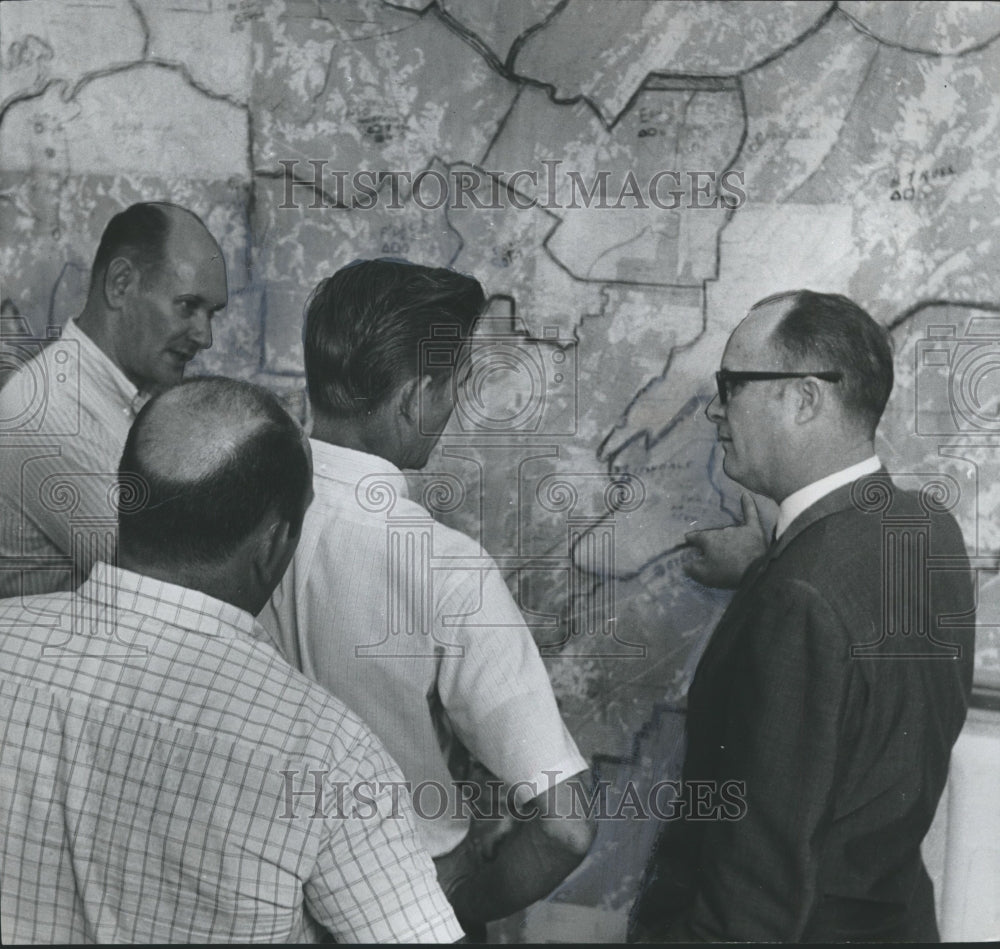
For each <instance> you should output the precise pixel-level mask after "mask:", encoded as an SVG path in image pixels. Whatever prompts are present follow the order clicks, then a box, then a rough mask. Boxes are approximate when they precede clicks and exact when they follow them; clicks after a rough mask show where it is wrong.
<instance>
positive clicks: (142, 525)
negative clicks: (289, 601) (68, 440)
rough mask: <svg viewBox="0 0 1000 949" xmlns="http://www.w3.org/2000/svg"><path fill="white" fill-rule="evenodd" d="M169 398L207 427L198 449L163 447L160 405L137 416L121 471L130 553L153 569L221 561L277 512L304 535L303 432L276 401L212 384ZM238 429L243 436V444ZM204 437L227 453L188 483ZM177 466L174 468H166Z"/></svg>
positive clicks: (230, 383) (122, 516)
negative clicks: (188, 464) (188, 463)
mask: <svg viewBox="0 0 1000 949" xmlns="http://www.w3.org/2000/svg"><path fill="white" fill-rule="evenodd" d="M166 397H171V398H172V399H178V400H179V401H180V402H181V405H182V408H183V411H184V412H186V413H189V414H190V415H191V416H192V417H196V418H197V419H198V420H199V423H198V424H197V425H196V426H194V427H195V428H196V429H197V431H196V432H192V433H191V436H190V439H189V441H190V444H176V445H173V446H172V445H164V444H162V442H158V437H159V436H158V435H157V431H156V429H157V427H162V426H158V422H157V413H156V404H157V403H158V402H159V401H160V399H159V398H157V399H153V400H151V401H150V402H149V403H147V404H146V405H145V406H144V407H143V409H142V411H140V412H139V414H138V416H137V417H136V420H135V422H134V423H133V425H132V428H131V430H130V431H129V435H128V439H127V441H126V443H125V450H124V451H123V453H122V457H121V463H120V465H119V511H118V534H119V544H120V545H121V547H122V549H123V550H127V551H128V552H129V554H130V555H131V556H133V557H135V558H137V559H139V560H140V561H142V562H144V563H150V564H161V565H167V564H169V565H177V564H185V563H187V564H190V563H195V564H206V565H207V564H215V563H219V562H220V561H222V560H224V559H225V558H226V557H227V556H228V555H230V554H232V553H233V552H234V551H235V550H236V549H237V548H238V547H239V545H240V544H241V543H242V542H243V541H244V540H246V539H247V538H248V537H249V536H250V535H251V533H252V532H253V531H254V529H255V528H256V527H257V526H258V525H259V524H260V523H261V521H262V520H263V518H264V517H265V515H266V514H267V513H268V512H269V511H271V510H275V511H277V512H278V513H279V514H280V515H281V517H282V518H283V519H284V520H286V521H288V522H289V523H290V524H291V525H292V532H293V534H294V535H296V536H297V535H298V532H299V530H300V529H301V526H302V519H303V516H304V514H305V507H306V498H307V495H308V491H309V487H310V479H311V474H310V466H309V459H308V456H307V453H306V449H305V446H304V445H303V441H302V432H301V429H300V428H299V426H298V424H297V423H296V422H295V421H294V420H293V419H292V417H291V416H290V415H289V414H288V413H287V412H286V411H285V409H284V408H283V407H282V405H281V403H280V402H279V401H278V399H277V398H276V397H275V396H274V395H273V394H272V393H270V392H268V391H267V390H266V389H262V388H260V387H259V386H255V385H251V384H250V383H248V382H241V381H239V380H235V379H222V378H208V377H206V378H199V379H192V380H190V381H187V382H183V383H181V384H180V386H177V387H175V388H174V389H172V390H168V392H167V393H166V394H165V395H164V396H161V397H160V398H166ZM170 408H171V409H172V408H173V406H171V407H170ZM167 410H168V409H164V411H167ZM234 427H236V428H237V429H238V430H239V431H240V432H241V433H242V434H241V437H240V438H239V439H237V440H235V441H234V440H233V437H232V433H233V430H234ZM206 429H208V430H209V431H208V435H209V437H211V434H212V433H213V432H216V431H217V433H218V436H217V441H216V442H215V444H216V445H219V446H221V445H226V446H227V447H225V448H219V449H218V450H217V451H216V452H215V454H217V455H218V457H217V458H213V459H212V463H211V466H210V470H208V471H207V473H204V472H203V473H202V474H201V475H200V476H198V477H196V478H191V477H187V478H186V477H185V476H184V472H183V465H184V456H185V452H186V451H191V450H194V451H197V450H198V449H199V444H200V443H198V442H196V439H201V440H202V441H203V440H204V436H205V434H206ZM184 440H185V439H184V436H183V435H182V437H181V442H183V441H184ZM212 453H213V451H212V449H209V450H208V451H207V454H208V455H211V454H212ZM151 457H152V458H154V459H155V458H157V457H158V459H159V460H157V461H151ZM173 458H176V459H177V462H176V464H175V465H173V466H171V465H169V463H168V464H164V461H165V460H168V461H169V460H171V459H173ZM202 467H204V465H202Z"/></svg>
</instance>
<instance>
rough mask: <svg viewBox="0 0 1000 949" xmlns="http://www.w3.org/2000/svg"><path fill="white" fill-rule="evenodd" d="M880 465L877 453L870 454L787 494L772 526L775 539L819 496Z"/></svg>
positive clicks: (856, 478) (825, 494)
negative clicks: (855, 462) (868, 456)
mask: <svg viewBox="0 0 1000 949" xmlns="http://www.w3.org/2000/svg"><path fill="white" fill-rule="evenodd" d="M881 467H882V462H881V461H880V460H879V458H878V455H872V456H871V458H866V459H865V460H864V461H859V462H858V463H857V464H854V465H851V466H850V467H848V468H842V469H841V470H840V471H835V472H834V473H833V474H828V475H827V476H826V477H825V478H820V479H819V481H814V482H813V483H812V484H807V485H806V486H805V487H804V488H799V490H798V491H795V492H793V493H792V494H790V495H788V497H787V498H785V500H784V501H782V502H781V504H780V505H779V507H778V521H777V524H776V525H775V528H774V538H775V540H777V539H778V538H779V537H780V536H781V535H782V534H784V533H785V531H786V530H788V526H789V525H790V524H791V523H792V521H794V520H795V518H797V517H798V516H799V515H800V514H801V513H803V511H805V510H806V509H807V508H810V507H812V506H813V505H814V504H815V503H816V502H817V501H819V500H820V499H821V498H825V497H826V496H827V495H828V494H830V493H832V492H833V491H836V490H837V488H839V487H842V486H843V485H845V484H850V483H851V482H852V481H857V480H858V478H863V477H864V476H865V475H870V474H874V473H875V472H876V471H878V470H879V469H880V468H881Z"/></svg>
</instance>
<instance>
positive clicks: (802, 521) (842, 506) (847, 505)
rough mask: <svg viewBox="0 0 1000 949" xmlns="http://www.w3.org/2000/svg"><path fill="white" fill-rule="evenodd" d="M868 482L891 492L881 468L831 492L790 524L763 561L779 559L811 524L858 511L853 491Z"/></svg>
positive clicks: (887, 476)
mask: <svg viewBox="0 0 1000 949" xmlns="http://www.w3.org/2000/svg"><path fill="white" fill-rule="evenodd" d="M869 481H881V482H882V483H884V484H885V485H886V486H887V487H888V488H889V490H890V491H891V490H892V487H893V485H892V482H891V481H890V480H889V475H888V472H886V470H885V468H881V469H879V470H878V471H876V472H875V473H874V474H870V475H865V476H864V477H863V478H858V479H857V480H856V481H852V482H851V483H850V484H845V485H842V486H841V487H839V488H837V489H835V490H834V491H831V492H830V493H829V494H828V495H826V496H825V497H822V498H820V499H819V500H818V501H817V502H816V503H815V504H813V505H812V506H811V507H808V508H806V509H805V510H804V511H803V512H802V513H801V514H800V515H799V516H798V517H797V518H795V520H794V521H792V523H791V524H789V525H788V528H787V530H786V531H785V532H784V533H783V534H782V535H781V537H779V538H778V540H777V542H776V543H774V544H772V545H771V546H770V547H769V548H768V550H767V553H766V554H765V555H764V557H765V560H766V561H767V562H770V561H771V560H774V558H775V557H780V556H781V554H782V553H783V552H784V550H785V548H786V547H787V546H788V545H789V544H790V543H791V542H792V541H793V540H795V538H796V537H798V536H799V534H801V533H802V532H803V531H805V530H808V529H809V528H810V527H812V525H813V524H816V523H818V522H819V521H821V520H823V518H825V517H829V516H830V515H831V514H839V513H840V512H841V511H849V510H859V508H858V506H857V504H856V503H855V501H854V492H855V491H864V486H865V484H866V483H867V482H869Z"/></svg>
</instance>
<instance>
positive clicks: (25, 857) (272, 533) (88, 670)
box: [0, 379, 462, 943]
mask: <svg viewBox="0 0 1000 949" xmlns="http://www.w3.org/2000/svg"><path fill="white" fill-rule="evenodd" d="M310 484H311V465H310V458H309V450H308V443H307V442H306V441H305V439H304V438H303V436H302V433H301V430H300V429H299V427H298V426H297V425H296V423H295V422H294V421H292V419H291V418H290V417H289V416H288V415H287V414H286V413H285V412H284V410H283V409H282V408H281V406H280V404H279V403H278V402H277V400H276V399H275V398H274V397H273V396H271V395H269V394H268V393H266V392H264V391H263V390H261V389H258V388H256V387H254V386H251V385H249V384H248V383H241V382H236V381H232V380H221V379H201V380H195V381H194V382H190V383H185V384H183V385H181V386H178V387H177V388H174V389H172V390H170V391H168V392H166V393H165V394H163V395H161V396H159V397H158V398H156V399H153V400H152V401H151V402H149V403H148V404H147V405H146V407H145V408H143V410H142V411H141V412H140V413H139V415H138V417H137V419H136V422H135V424H134V425H133V427H132V429H131V431H130V433H129V437H128V441H127V443H126V446H125V451H124V454H123V456H122V461H121V467H120V475H119V485H118V491H119V499H118V500H119V512H120V513H119V532H120V533H119V566H117V567H115V566H111V565H109V564H106V563H98V564H97V565H96V566H95V567H94V569H93V571H92V572H91V574H90V576H89V579H88V580H87V581H86V582H85V583H84V584H83V585H82V586H81V587H80V588H79V589H78V590H76V591H74V592H58V593H50V594H44V595H39V596H35V597H30V598H24V599H18V600H6V601H3V602H0V670H2V672H0V723H2V724H0V814H2V819H3V822H4V833H3V834H2V835H0V935H2V938H3V940H4V941H5V942H8V943H9V942H43V943H68V942H106V943H110V942H133V943H134V942H146V943H148V942H211V941H226V942H243V941H267V942H279V941H288V940H297V941H302V940H313V941H315V940H318V939H321V938H323V937H324V936H325V935H326V934H332V935H333V936H334V937H335V938H336V939H337V940H339V941H371V942H385V941H428V942H431V941H435V942H440V941H452V940H455V939H457V938H459V937H461V935H462V930H461V928H460V927H459V926H458V924H457V922H456V920H455V917H454V914H453V913H452V911H451V908H450V907H449V905H448V902H447V900H446V899H445V897H444V894H443V893H442V892H441V890H440V888H439V887H438V884H437V882H436V879H435V869H434V864H433V862H432V861H431V859H430V857H429V856H428V855H427V854H426V853H425V852H424V851H423V849H422V848H421V846H420V844H419V843H418V840H417V837H416V833H415V831H414V827H413V823H412V818H411V810H410V804H409V799H408V797H407V795H406V794H405V793H401V791H402V788H403V781H402V775H401V774H400V773H399V771H398V769H397V767H396V765H395V763H394V762H393V761H392V759H391V758H390V757H389V755H388V754H387V753H386V752H385V750H384V749H383V747H382V746H381V744H380V743H379V741H378V739H376V738H375V737H374V736H373V735H372V734H371V733H370V732H369V731H368V729H367V728H366V726H365V725H364V724H363V723H362V722H361V721H360V720H359V719H358V718H357V717H356V716H354V715H353V714H352V713H351V712H350V711H349V710H348V709H347V708H346V707H345V706H344V705H343V704H342V703H341V702H339V701H338V700H337V699H335V698H333V697H332V696H330V695H329V694H328V693H327V692H325V691H324V690H323V689H322V688H320V687H319V686H317V685H315V684H313V683H311V682H310V681H309V680H307V679H306V678H305V677H304V676H303V675H301V674H300V673H299V672H297V671H295V670H293V669H292V668H291V667H290V666H288V665H287V664H286V663H285V662H284V661H283V660H282V659H281V658H280V657H279V655H278V654H277V652H276V651H275V650H274V648H273V647H272V646H271V645H270V643H269V642H268V640H267V634H266V633H265V632H264V630H263V629H262V628H261V627H260V626H258V624H257V623H256V621H255V619H254V616H255V615H256V613H258V612H259V611H260V609H261V608H262V607H263V605H264V603H265V602H266V600H267V598H268V597H269V596H270V594H271V592H272V590H273V588H274V587H275V585H276V584H277V582H278V580H279V578H280V577H281V575H282V573H283V572H284V570H285V567H286V566H287V564H288V561H289V559H290V558H291V556H292V553H293V552H294V550H295V546H296V544H297V542H298V535H299V530H300V527H301V523H302V518H303V515H304V512H305V509H306V507H307V506H308V504H309V502H310V500H311V487H310Z"/></svg>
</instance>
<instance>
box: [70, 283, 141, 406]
mask: <svg viewBox="0 0 1000 949" xmlns="http://www.w3.org/2000/svg"><path fill="white" fill-rule="evenodd" d="M111 322H112V321H111V318H110V314H109V313H108V312H107V310H105V309H103V308H102V307H101V306H99V305H98V304H96V303H95V302H94V301H93V300H92V299H88V300H87V305H86V306H85V307H84V308H83V312H82V313H81V314H80V315H79V316H78V317H77V318H76V325H77V327H78V328H79V329H80V331H81V332H83V333H86V334H87V336H88V337H89V338H90V341H91V342H92V343H93V344H94V345H95V346H96V347H97V348H98V349H99V350H100V351H101V352H102V353H104V355H105V356H107V357H108V359H110V360H111V361H112V362H113V363H114V364H115V365H116V366H117V367H118V368H119V369H120V370H121V371H122V372H123V373H124V374H125V376H126V377H127V378H128V379H129V381H130V382H131V383H132V384H133V385H134V386H135V387H136V388H137V389H141V388H142V380H141V379H135V378H133V376H132V375H130V374H129V372H128V370H127V369H126V368H125V367H124V366H123V365H122V364H121V360H120V359H119V358H118V351H117V348H116V347H115V339H116V338H117V333H116V332H115V328H114V327H113V326H112V325H111Z"/></svg>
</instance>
